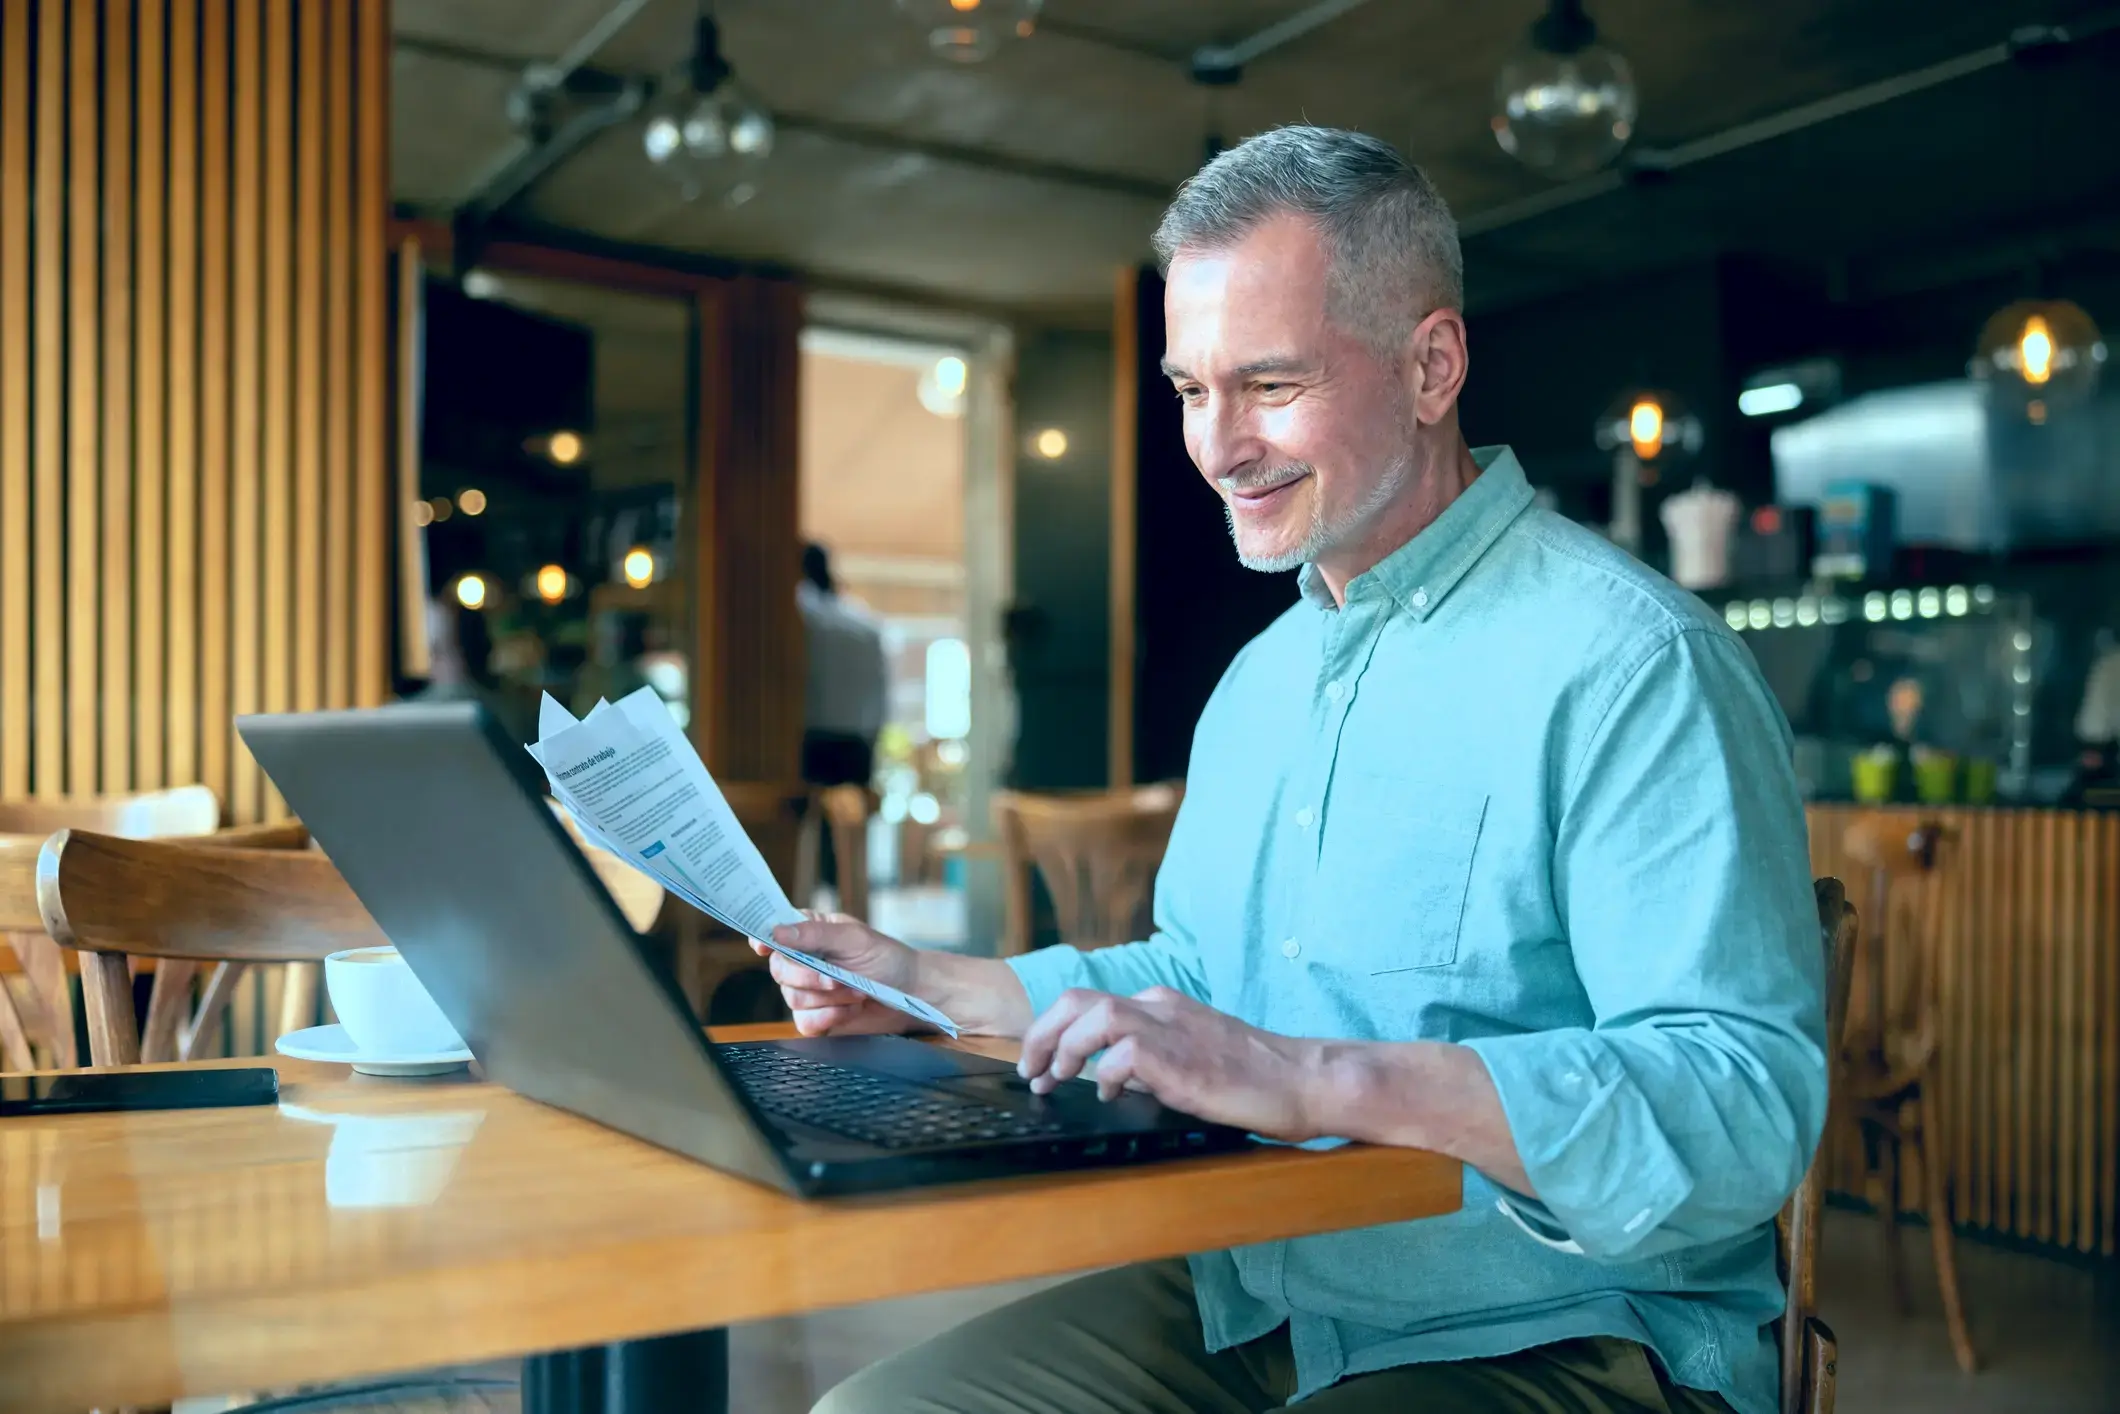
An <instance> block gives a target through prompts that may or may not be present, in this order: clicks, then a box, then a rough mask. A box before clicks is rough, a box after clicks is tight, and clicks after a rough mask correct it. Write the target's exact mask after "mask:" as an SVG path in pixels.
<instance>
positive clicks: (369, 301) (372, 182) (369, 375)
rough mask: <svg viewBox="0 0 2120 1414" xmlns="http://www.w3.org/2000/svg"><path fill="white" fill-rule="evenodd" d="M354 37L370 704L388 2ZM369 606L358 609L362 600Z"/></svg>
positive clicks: (375, 649) (381, 458)
mask: <svg viewBox="0 0 2120 1414" xmlns="http://www.w3.org/2000/svg"><path fill="white" fill-rule="evenodd" d="M357 18H358V24H359V40H358V42H357V44H356V46H355V54H354V67H355V71H356V74H357V77H358V81H359V85H360V88H359V94H360V102H359V109H360V135H359V140H358V144H357V146H356V149H355V150H356V154H357V156H356V162H355V173H354V181H355V186H356V198H355V227H356V231H357V239H358V242H359V246H358V250H359V256H358V259H357V260H356V261H355V268H356V271H357V274H358V278H359V281H360V295H359V307H360V314H359V320H360V343H359V346H358V347H359V353H358V355H357V357H356V358H355V366H356V369H357V373H358V376H359V379H360V404H359V411H358V413H357V415H356V421H355V427H354V446H355V454H354V468H355V470H354V475H355V483H354V484H355V488H356V495H355V498H354V501H355V507H356V509H355V514H354V527H355V535H354V596H353V598H354V604H355V606H356V613H357V614H358V617H357V618H356V619H355V620H354V663H355V671H354V701H355V703H356V704H358V705H361V706H372V705H375V704H377V703H380V702H382V701H383V699H384V697H385V695H386V694H387V693H388V692H389V688H390V681H389V678H390V668H389V661H388V657H387V654H388V651H389V648H388V638H387V635H386V633H385V627H386V624H385V616H384V614H383V612H382V606H383V605H385V604H387V603H388V602H389V599H388V594H389V581H388V573H387V569H388V567H387V565H386V563H385V555H386V554H387V552H388V551H387V545H388V537H387V536H386V535H385V534H384V529H385V520H384V514H385V507H386V506H387V504H388V501H389V489H388V483H387V480H386V478H385V461H386V451H385V448H384V444H383V437H384V429H385V425H386V418H387V411H386V404H385V401H384V399H385V387H384V381H383V380H384V370H385V369H386V368H387V367H388V366H389V345H388V343H387V339H388V331H387V323H388V320H387V312H388V305H387V303H386V300H387V298H388V286H387V284H386V281H385V270H386V260H385V255H384V247H383V236H384V223H385V221H386V219H387V217H388V211H387V206H388V201H389V186H388V177H387V171H388V169H387V165H386V164H387V163H388V161H389V155H390V154H389V145H390V131H389V122H390V90H389V84H390V14H389V7H388V6H387V5H381V4H375V5H362V6H360V7H359V8H358V10H357ZM364 605H365V606H368V608H367V609H366V611H362V609H361V607H360V606H364Z"/></svg>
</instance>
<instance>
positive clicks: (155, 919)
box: [37, 830, 390, 1065]
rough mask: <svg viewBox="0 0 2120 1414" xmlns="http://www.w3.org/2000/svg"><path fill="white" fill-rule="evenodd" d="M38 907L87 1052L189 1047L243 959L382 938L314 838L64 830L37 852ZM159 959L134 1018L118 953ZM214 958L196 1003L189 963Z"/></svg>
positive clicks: (132, 1054) (313, 952) (316, 956)
mask: <svg viewBox="0 0 2120 1414" xmlns="http://www.w3.org/2000/svg"><path fill="white" fill-rule="evenodd" d="M37 907H38V911H39V913H40V914H41V915H42V917H43V921H44V929H45V932H46V933H47V934H49V935H50V937H51V939H52V941H53V942H54V943H56V944H58V945H59V946H60V947H66V948H73V949H75V950H76V951H77V952H78V953H79V955H80V961H81V995H82V1002H83V1005H84V1009H85V1011H86V1013H87V1019H88V1045H89V1057H90V1061H91V1063H92V1064H95V1065H135V1064H138V1063H140V1062H141V1061H143V1060H145V1061H169V1060H189V1059H191V1058H192V1055H193V1054H194V1051H195V1049H196V1048H197V1046H198V1044H199V1040H200V1037H201V1036H202V1035H203V1034H204V1033H205V1031H206V1029H207V1028H208V1027H210V1026H212V1025H214V1024H215V1023H216V1022H218V1021H219V1019H220V1015H221V1012H222V1011H223V1010H224V1009H225V1008H226V1007H227V1005H228V1001H229V998H230V996H231V995H232V994H233V992H234V989H235V985H236V983H237V982H238V981H239V980H240V979H241V977H242V974H243V971H244V969H246V968H248V967H250V966H251V965H253V964H256V963H279V962H316V961H320V960H321V959H323V958H324V957H326V956H328V955H329V954H331V953H335V952H338V951H340V950H342V949H345V948H359V947H383V946H388V945H389V942H390V940H389V939H388V938H387V937H385V936H384V935H383V932H382V930H381V929H380V928H378V927H376V925H375V920H374V919H372V918H370V917H369V916H368V911H367V910H366V909H365V908H363V907H362V906H361V903H360V900H359V899H357V898H355V897H354V895H353V890H351V889H350V888H348V887H347V886H346V881H345V880H344V879H342V878H340V877H339V872H338V870H336V869H334V868H333V867H332V865H331V861H330V860H328V859H326V858H325V857H324V856H323V855H322V854H320V853H318V852H316V851H314V850H288V849H222V848H217V847H214V846H211V845H207V844H200V843H178V842H175V841H166V840H126V839H119V838H117V837H116V836H112V835H98V834H91V833H88V832H85V831H79V830H61V831H59V832H58V833H56V834H54V835H53V836H52V837H51V838H50V839H48V840H46V841H45V842H44V845H43V847H42V849H41V850H40V851H39V855H38V860H37ZM132 957H152V958H155V959H157V964H156V967H155V980H154V988H153V991H152V992H151V993H150V996H149V1001H148V1008H147V1021H146V1025H145V1028H144V1030H143V1028H142V1027H141V1026H140V1024H139V1022H138V1018H137V1016H136V1015H135V1013H134V1010H133V997H132V977H131V971H130V969H129V968H128V967H127V965H126V960H127V959H128V958H132ZM202 963H212V964H215V965H214V967H213V968H212V971H211V973H210V974H209V975H208V977H207V980H206V984H205V988H204V990H203V992H202V994H201V997H200V999H199V1001H198V1004H197V1006H196V1007H194V1006H193V1004H192V1000H191V992H192V983H193V981H194V980H195V979H196V977H197V976H198V973H199V970H200V964H202Z"/></svg>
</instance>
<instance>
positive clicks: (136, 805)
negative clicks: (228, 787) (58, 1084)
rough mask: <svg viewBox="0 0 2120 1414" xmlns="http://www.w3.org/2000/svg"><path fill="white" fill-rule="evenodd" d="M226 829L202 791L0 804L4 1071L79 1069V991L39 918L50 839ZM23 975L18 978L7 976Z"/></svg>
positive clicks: (0, 1041)
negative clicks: (76, 832) (77, 832)
mask: <svg viewBox="0 0 2120 1414" xmlns="http://www.w3.org/2000/svg"><path fill="white" fill-rule="evenodd" d="M220 823H221V800H220V797H219V796H217V795H215V794H214V793H213V791H212V790H211V789H210V788H209V787H206V786H199V785H192V786H177V787H174V788H172V789H169V790H157V791H144V792H140V793H137V794H130V795H107V796H92V797H81V798H76V799H71V800H15V801H0V953H9V952H11V953H12V957H13V962H14V967H12V968H10V967H8V966H5V965H4V964H5V963H6V961H7V959H6V958H5V957H0V1070H35V1069H37V1068H38V1064H39V1060H40V1058H41V1060H42V1061H43V1063H44V1064H47V1065H50V1066H53V1067H59V1068H64V1067H68V1066H73V1065H77V1064H79V1063H80V1052H79V1048H78V1046H77V1044H76V1042H75V1038H74V995H73V984H72V982H71V981H70V980H69V978H68V969H67V966H66V960H65V957H64V955H63V954H62V953H61V952H60V950H59V948H58V947H57V946H55V945H54V944H53V943H52V941H51V939H50V938H48V937H46V936H45V933H44V924H43V920H42V919H41V918H40V917H39V915H38V913H37V894H36V866H37V854H38V851H39V850H41V849H42V848H43V845H44V840H45V837H46V836H48V835H50V834H51V833H52V832H53V831H54V830H64V829H81V830H96V831H99V832H101V833H104V834H111V835H125V836H130V837H132V838H136V839H156V838H171V837H176V836H196V835H210V834H212V833H213V831H214V830H215V829H216V828H217V827H218V826H219V825H220ZM266 828H272V829H282V828H284V827H277V826H275V827H266ZM297 828H299V827H297ZM303 838H304V841H305V842H306V840H307V836H306V835H305V836H304V837H303ZM17 969H19V973H18V975H17V976H16V977H14V978H12V979H11V978H10V977H8V976H7V975H5V974H7V973H8V972H11V971H16V970H17ZM40 1053H41V1057H40Z"/></svg>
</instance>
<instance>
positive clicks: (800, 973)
mask: <svg viewBox="0 0 2120 1414" xmlns="http://www.w3.org/2000/svg"><path fill="white" fill-rule="evenodd" d="M766 970H767V971H768V972H771V973H772V974H773V980H774V981H775V982H778V983H779V984H780V985H781V986H783V987H800V988H802V989H803V990H804V991H808V992H829V991H833V990H835V989H836V990H841V991H844V990H848V989H846V988H842V987H840V985H839V984H838V983H837V982H834V981H833V980H832V979H831V978H829V977H827V976H825V975H824V974H823V973H822V972H819V971H818V970H817V969H816V968H814V967H808V966H805V965H804V964H802V963H799V962H797V961H796V960H795V959H794V958H792V957H789V956H788V955H787V954H786V953H778V952H777V953H774V954H773V956H772V958H771V959H770V960H769V961H768V962H767V963H766Z"/></svg>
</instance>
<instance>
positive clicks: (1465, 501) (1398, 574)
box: [1296, 447, 1532, 618]
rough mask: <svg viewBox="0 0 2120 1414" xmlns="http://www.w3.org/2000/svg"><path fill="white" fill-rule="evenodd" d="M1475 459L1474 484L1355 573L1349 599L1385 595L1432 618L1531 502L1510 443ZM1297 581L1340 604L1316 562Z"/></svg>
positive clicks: (1309, 592)
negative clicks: (1412, 533) (1427, 522)
mask: <svg viewBox="0 0 2120 1414" xmlns="http://www.w3.org/2000/svg"><path fill="white" fill-rule="evenodd" d="M1472 461H1473V464H1474V465H1475V466H1477V467H1478V468H1479V469H1480V474H1479V475H1478V476H1477V477H1475V478H1474V479H1473V482H1472V484H1471V485H1470V486H1468V487H1466V488H1465V490H1464V492H1463V493H1462V494H1461V495H1460V496H1459V497H1458V498H1457V499H1456V500H1455V501H1452V502H1451V503H1450V504H1449V505H1448V506H1446V507H1445V508H1444V509H1443V513H1442V514H1441V515H1439V516H1437V517H1436V518H1435V521H1434V523H1432V524H1431V525H1429V527H1428V528H1427V529H1426V530H1423V531H1422V532H1421V533H1420V534H1418V535H1416V536H1414V537H1413V539H1411V540H1409V541H1407V542H1406V543H1405V544H1404V545H1401V546H1400V547H1399V548H1398V549H1396V550H1394V551H1392V552H1391V553H1390V554H1389V555H1386V556H1385V557H1384V558H1383V559H1382V560H1381V561H1379V562H1378V563H1377V565H1376V566H1375V567H1374V568H1372V569H1370V570H1368V571H1366V572H1365V573H1363V574H1359V575H1356V576H1355V577H1354V579H1353V580H1352V581H1351V582H1350V583H1349V584H1348V586H1347V599H1348V602H1349V603H1354V602H1356V601H1357V600H1361V599H1366V598H1370V597H1372V596H1377V595H1382V596H1386V597H1389V598H1391V599H1394V600H1396V601H1397V602H1398V604H1399V606H1400V607H1401V608H1403V609H1404V610H1405V611H1406V612H1407V613H1409V614H1412V615H1413V616H1414V617H1415V618H1426V617H1428V615H1430V614H1432V613H1434V612H1435V607H1436V605H1438V604H1440V603H1442V602H1443V600H1444V598H1446V597H1447V596H1448V595H1449V593H1450V591H1451V590H1452V589H1454V588H1456V587H1457V582H1458V581H1459V580H1461V579H1463V578H1464V577H1465V572H1466V571H1467V570H1469V569H1471V568H1472V567H1473V566H1474V565H1476V564H1478V563H1479V560H1480V556H1482V555H1484V554H1486V553H1487V549H1488V547H1489V546H1491V545H1492V544H1494V542H1495V541H1496V540H1498V539H1500V538H1501V534H1502V532H1503V531H1504V530H1507V529H1508V528H1509V526H1510V524H1511V522H1513V521H1514V520H1515V519H1516V518H1517V517H1518V516H1519V515H1522V514H1523V511H1524V507H1526V506H1528V505H1530V504H1531V501H1532V492H1531V483H1530V482H1528V481H1526V480H1525V479H1524V468H1523V467H1522V465H1521V464H1519V463H1518V461H1517V459H1516V453H1514V452H1512V451H1510V450H1509V448H1507V447H1475V448H1473V451H1472ZM1296 582H1297V584H1298V586H1299V587H1300V588H1301V590H1302V594H1303V597H1304V598H1305V599H1306V600H1308V601H1309V602H1310V603H1312V604H1315V605H1317V606H1318V607H1319V608H1323V609H1331V608H1333V607H1335V606H1334V604H1333V601H1332V591H1331V590H1330V589H1328V588H1326V586H1325V580H1324V578H1323V576H1321V575H1320V574H1319V573H1318V570H1317V566H1316V565H1305V566H1303V571H1302V574H1301V575H1300V576H1299V577H1298V579H1297V581H1296Z"/></svg>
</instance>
